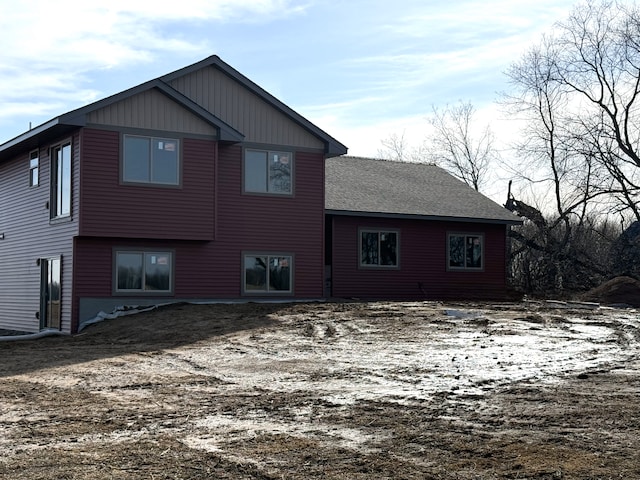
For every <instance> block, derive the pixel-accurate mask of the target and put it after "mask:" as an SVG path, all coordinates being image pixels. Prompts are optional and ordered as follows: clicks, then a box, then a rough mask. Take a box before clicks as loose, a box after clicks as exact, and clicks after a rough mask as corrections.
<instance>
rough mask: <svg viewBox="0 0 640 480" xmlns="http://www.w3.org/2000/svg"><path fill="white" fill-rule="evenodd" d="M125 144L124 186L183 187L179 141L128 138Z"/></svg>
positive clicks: (123, 160)
mask: <svg viewBox="0 0 640 480" xmlns="http://www.w3.org/2000/svg"><path fill="white" fill-rule="evenodd" d="M123 143H124V148H123V156H122V181H123V182H132V183H153V184H160V185H179V184H180V160H179V159H180V151H179V147H180V144H179V142H178V140H176V139H172V138H156V137H143V136H138V135H125V136H124V142H123Z"/></svg>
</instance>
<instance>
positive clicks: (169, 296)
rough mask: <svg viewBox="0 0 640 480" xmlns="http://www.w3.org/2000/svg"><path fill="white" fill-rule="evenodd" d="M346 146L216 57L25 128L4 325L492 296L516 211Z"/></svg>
mask: <svg viewBox="0 0 640 480" xmlns="http://www.w3.org/2000/svg"><path fill="white" fill-rule="evenodd" d="M346 151H347V149H346V147H345V146H344V145H342V144H341V143H340V142H338V141H337V140H335V139H334V138H333V137H331V136H330V135H328V134H327V133H326V132H324V131H322V130H321V129H319V128H318V127H317V126H315V125H313V124H312V123H310V122H309V121H308V120H306V119H305V118H303V117H302V116H300V115H299V114H298V113H296V112H294V111H293V110H292V109H290V108H289V107H287V106H286V105H285V104H283V103H282V102H280V101H279V100H277V99H276V98H274V97H273V96H271V95H270V94H269V93H267V92H266V91H264V90H263V89H262V88H260V87H259V86H258V85H256V84H255V83H253V82H252V81H251V80H249V79H248V78H246V77H245V76H243V75H242V74H241V73H239V72H238V71H236V70H235V69H233V68H232V67H231V66H229V65H228V64H226V63H225V62H223V61H222V60H221V59H220V58H218V57H217V56H212V57H209V58H207V59H205V60H203V61H201V62H198V63H196V64H193V65H191V66H188V67H185V68H183V69H181V70H178V71H175V72H173V73H170V74H168V75H165V76H162V77H159V78H156V79H154V80H151V81H149V82H146V83H143V84H141V85H138V86H136V87H133V88H131V89H129V90H126V91H123V92H121V93H118V94H116V95H113V96H111V97H108V98H106V99H103V100H100V101H98V102H95V103H92V104H90V105H87V106H85V107H82V108H79V109H77V110H74V111H71V112H68V113H65V114H63V115H60V116H58V117H55V118H53V119H52V120H50V121H48V122H46V123H44V124H43V125H40V126H38V127H36V128H33V129H30V130H28V131H26V132H24V133H23V134H21V135H19V136H18V137H16V138H14V139H12V140H10V141H8V142H6V143H4V144H2V145H0V328H6V329H14V330H21V331H38V330H41V329H49V328H53V329H59V330H61V331H63V332H66V333H73V332H76V331H77V330H78V329H79V327H80V326H81V324H82V323H83V322H85V321H87V320H89V319H91V318H93V317H94V316H95V315H96V314H97V313H98V312H100V311H105V312H110V311H112V310H113V309H114V308H116V307H118V306H122V305H150V304H161V303H167V302H177V301H203V300H238V299H243V300H260V301H264V300H275V299H278V300H293V299H319V298H323V296H325V295H334V296H345V297H353V296H362V297H371V298H401V297H403V298H404V297H410V298H436V297H439V296H442V297H447V296H448V297H457V296H458V295H460V296H482V297H487V296H496V297H499V296H501V295H503V294H504V291H505V255H506V253H505V242H506V229H507V228H508V225H510V224H512V223H516V220H514V217H513V216H511V215H512V214H511V213H509V212H507V211H506V210H504V209H501V207H499V206H497V205H496V204H494V203H492V202H490V201H488V200H487V199H485V198H484V197H482V196H481V195H479V194H477V193H475V192H473V191H472V190H471V189H469V188H468V187H466V186H464V185H462V184H460V182H457V181H453V180H452V178H451V177H450V176H447V175H446V174H444V172H442V171H441V170H439V169H436V168H435V167H424V166H421V167H418V166H412V165H406V164H404V165H400V164H393V163H390V162H372V161H369V160H363V159H354V158H348V157H344V156H343V155H344V154H346ZM325 162H327V165H326V167H327V170H326V179H327V185H328V186H327V192H326V193H327V195H326V202H327V204H326V209H325ZM400 167H402V168H400ZM418 169H419V173H418ZM420 179H421V180H420ZM403 180H404V181H406V182H407V183H406V185H403V186H400V185H399V183H398V182H402V181H403ZM425 187H426V188H425ZM420 189H421V190H420ZM410 193H413V194H415V195H410ZM327 272H330V273H329V275H327ZM328 276H330V278H331V282H326V281H325V280H326V279H327V277H328Z"/></svg>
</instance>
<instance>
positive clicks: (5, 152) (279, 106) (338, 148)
mask: <svg viewBox="0 0 640 480" xmlns="http://www.w3.org/2000/svg"><path fill="white" fill-rule="evenodd" d="M206 67H215V68H217V69H219V70H220V71H222V72H223V73H225V74H226V75H228V76H229V77H231V78H232V79H233V80H235V81H236V82H238V83H240V84H241V85H242V86H243V87H244V88H246V89H248V90H250V91H251V92H252V93H254V94H255V95H257V96H258V97H259V98H261V99H262V100H263V101H265V102H266V103H267V104H269V105H270V106H272V107H273V108H275V109H276V110H278V111H280V112H282V113H284V114H285V115H287V116H288V117H289V118H290V119H291V120H292V121H293V122H295V123H297V124H298V125H300V126H301V127H303V128H304V129H306V130H307V131H309V132H310V133H311V134H313V135H315V136H317V137H318V138H319V139H320V140H321V141H322V142H323V143H324V145H325V153H326V155H327V156H335V155H343V154H345V153H346V152H347V147H345V146H344V145H343V144H341V143H340V142H338V141H337V140H336V139H334V138H333V137H331V136H330V135H328V134H327V133H326V132H324V131H323V130H321V129H320V128H318V127H317V126H315V125H314V124H312V123H311V122H309V121H308V120H307V119H305V118H304V117H302V116H301V115H300V114H298V113H296V112H295V111H294V110H292V109H291V108H289V107H288V106H286V105H285V104H284V103H282V102H281V101H280V100H278V99H276V98H275V97H274V96H272V95H271V94H269V93H267V92H266V91H265V90H264V89H262V88H261V87H259V86H258V85H257V84H256V83H254V82H252V81H251V80H249V79H248V78H247V77H245V76H244V75H242V74H241V73H240V72H238V71H237V70H235V69H234V68H232V67H231V66H230V65H228V64H227V63H225V62H223V61H222V60H221V59H220V57H218V56H217V55H213V56H211V57H208V58H206V59H204V60H202V61H200V62H197V63H194V64H193V65H190V66H188V67H184V68H182V69H180V70H176V71H175V72H172V73H169V74H167V75H163V76H161V77H158V78H156V79H153V80H150V81H148V82H145V83H142V84H140V85H137V86H135V87H132V88H130V89H127V90H124V91H122V92H120V93H117V94H115V95H112V96H110V97H107V98H104V99H102V100H99V101H97V102H94V103H91V104H89V105H86V106H84V107H81V108H78V109H76V110H72V111H70V112H67V113H65V114H62V115H60V116H58V117H55V118H53V119H51V120H49V121H48V122H45V123H43V124H42V125H39V126H37V127H35V128H33V129H30V130H28V131H26V132H24V133H22V134H21V135H18V136H17V137H15V138H13V139H11V140H9V141H8V142H6V143H4V144H2V145H0V161H2V160H5V159H7V158H11V157H12V156H13V155H15V154H18V153H19V152H21V151H24V150H30V149H32V148H36V147H37V146H38V145H39V144H42V143H45V142H47V141H49V140H53V139H55V138H58V137H61V136H64V135H66V134H67V133H69V132H71V131H73V130H75V129H76V128H78V127H82V126H84V125H86V123H87V116H88V114H90V113H92V112H95V111H96V110H98V109H101V108H104V107H107V106H110V105H112V104H114V103H116V102H120V101H122V100H125V99H128V98H130V97H133V96H134V95H138V94H140V93H142V92H145V91H147V90H151V89H156V90H157V91H159V92H160V93H162V94H163V95H165V96H167V97H168V98H170V99H171V100H173V101H175V102H176V103H177V104H179V105H180V106H182V107H183V108H185V109H186V110H188V111H190V112H191V113H193V114H194V115H196V116H197V117H199V118H201V119H202V120H204V121H205V122H207V123H209V124H210V125H212V126H213V127H215V128H216V129H217V131H218V132H219V140H220V141H223V142H232V143H236V142H241V141H243V139H244V135H243V134H242V132H239V131H238V130H236V129H234V128H233V127H231V126H230V125H229V124H227V123H226V122H225V121H224V120H223V119H221V118H218V117H216V116H215V115H214V114H212V113H211V112H209V111H208V110H207V109H205V108H204V107H203V106H201V105H199V104H197V103H196V102H194V101H193V100H191V99H189V98H188V97H186V96H185V95H183V94H182V93H180V92H179V91H177V90H176V89H174V88H173V87H171V86H170V85H169V82H171V81H172V80H174V79H176V78H178V77H180V76H183V75H187V74H189V73H191V72H194V71H197V70H199V69H202V68H206Z"/></svg>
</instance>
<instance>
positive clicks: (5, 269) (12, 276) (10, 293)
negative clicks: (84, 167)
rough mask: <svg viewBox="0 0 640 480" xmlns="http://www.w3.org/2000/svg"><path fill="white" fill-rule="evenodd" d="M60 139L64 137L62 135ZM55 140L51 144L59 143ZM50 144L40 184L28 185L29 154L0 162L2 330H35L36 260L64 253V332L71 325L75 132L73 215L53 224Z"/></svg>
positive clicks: (43, 149)
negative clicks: (51, 212) (51, 213)
mask: <svg viewBox="0 0 640 480" xmlns="http://www.w3.org/2000/svg"><path fill="white" fill-rule="evenodd" d="M60 140H64V139H60ZM57 143H58V142H56V143H54V144H53V145H55V144H57ZM48 147H49V145H46V146H42V147H41V148H40V150H39V152H40V168H39V173H40V175H39V177H40V179H39V180H40V181H39V185H38V186H37V187H30V186H29V152H25V153H24V154H23V155H21V156H19V157H17V158H15V159H13V160H11V161H9V162H5V163H2V164H0V234H4V239H3V240H0V328H9V329H15V330H22V331H30V332H34V331H38V330H39V328H40V321H39V320H38V319H37V318H36V316H35V314H36V312H37V311H38V310H39V309H40V267H39V266H38V265H37V260H38V259H39V258H45V257H56V256H62V330H63V331H65V332H69V331H70V328H71V306H72V303H71V299H72V265H73V236H74V235H76V234H77V231H78V222H77V218H78V202H77V199H78V178H79V171H80V162H79V150H78V148H79V142H78V136H77V135H75V136H74V138H73V157H72V162H73V180H72V187H73V191H72V199H71V201H72V207H71V211H72V215H71V218H70V220H69V221H64V222H62V223H51V222H50V220H49V210H48V209H47V203H48V202H49V195H50V178H51V176H50V159H49V149H48Z"/></svg>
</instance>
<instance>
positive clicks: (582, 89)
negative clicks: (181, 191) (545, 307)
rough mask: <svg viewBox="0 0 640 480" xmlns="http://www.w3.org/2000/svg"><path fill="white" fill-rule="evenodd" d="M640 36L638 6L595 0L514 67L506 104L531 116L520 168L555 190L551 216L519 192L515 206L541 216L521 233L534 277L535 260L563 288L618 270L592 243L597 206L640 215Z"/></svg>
mask: <svg viewBox="0 0 640 480" xmlns="http://www.w3.org/2000/svg"><path fill="white" fill-rule="evenodd" d="M639 38H640V11H639V10H638V8H637V7H636V6H635V5H633V6H628V5H624V4H622V3H619V2H615V1H600V0H598V1H597V2H596V1H589V2H586V3H583V4H579V5H578V6H576V7H575V8H574V10H573V12H572V14H571V16H570V17H569V19H568V20H567V21H566V22H564V23H561V24H558V25H557V30H556V31H555V32H554V34H553V35H550V36H548V37H545V38H543V39H542V41H541V42H540V44H539V45H538V46H535V47H533V48H532V49H531V50H530V51H529V52H527V53H526V54H525V55H524V56H523V57H522V59H521V60H520V61H519V62H516V63H514V64H513V65H512V66H511V68H510V69H509V71H508V72H507V74H508V76H509V79H510V80H511V83H512V85H513V87H514V91H513V92H512V93H511V94H510V95H508V96H506V97H505V98H506V104H507V105H509V107H510V108H511V111H512V113H514V114H518V115H519V116H520V117H521V118H524V119H526V128H525V129H524V130H523V132H522V137H521V139H520V141H519V142H517V145H516V151H517V152H518V153H519V155H518V157H519V158H520V159H522V160H523V163H521V164H518V165H516V166H515V167H514V168H513V170H514V171H518V172H523V173H522V175H521V179H525V180H526V181H527V182H529V183H530V184H535V185H537V187H538V191H542V192H548V193H549V195H547V196H546V198H545V199H544V200H545V201H543V202H540V203H542V205H543V206H544V208H545V209H546V210H545V211H546V215H545V216H543V215H542V214H541V212H540V211H539V210H537V209H531V207H529V206H528V205H526V204H525V203H524V202H521V201H518V200H516V199H515V198H509V202H508V203H507V205H508V206H509V207H510V208H512V209H513V210H515V211H519V212H520V213H522V214H524V215H525V216H526V217H527V218H530V219H531V220H530V221H529V222H528V223H527V224H526V225H525V226H524V227H523V228H522V229H520V230H516V231H515V232H514V239H515V242H514V245H515V247H514V248H515V250H514V253H515V258H516V259H517V258H520V259H521V260H522V262H521V263H520V265H519V268H520V269H521V270H522V271H525V270H526V272H525V273H526V274H527V275H528V279H529V280H528V281H529V283H530V281H531V279H532V278H534V277H535V275H534V274H533V273H532V272H533V270H532V267H533V266H534V265H535V266H536V268H537V270H536V271H535V274H536V275H537V277H536V278H537V279H538V280H539V281H540V283H541V284H546V285H547V286H548V285H550V284H553V285H554V287H555V289H556V291H557V290H560V289H562V288H563V286H564V284H565V281H564V280H565V278H566V276H567V275H568V274H569V275H571V276H572V278H573V280H574V281H573V282H572V284H573V285H574V288H575V278H576V276H577V277H579V278H581V279H583V281H584V282H585V284H584V285H583V286H589V285H588V283H589V282H591V281H593V279H594V278H602V277H603V276H605V275H606V273H607V271H608V267H607V265H606V262H603V261H602V259H603V255H602V251H601V249H596V248H593V249H591V250H590V249H589V248H588V245H589V242H585V241H584V239H585V238H590V239H593V238H596V237H595V236H594V235H593V232H594V231H595V230H594V229H595V228H596V226H597V225H599V223H598V221H596V220H594V218H597V215H596V214H595V212H598V211H604V212H609V213H611V212H617V213H622V214H627V215H628V214H631V216H633V217H634V218H635V219H640V210H639V209H638V203H639V201H640V157H639V156H638V154H639V150H638V149H639V148H640V106H639V105H638V102H639V101H640V99H639V98H638V97H639V94H640V40H639ZM541 187H544V188H541ZM531 211H533V212H534V213H533V214H531V215H528V214H527V212H531ZM540 218H546V219H547V220H544V221H543V222H541V221H540ZM588 231H591V233H588ZM578 246H580V247H581V248H578ZM578 272H581V273H580V275H577V273H578ZM541 278H546V280H544V281H542V280H540V279H541ZM551 278H553V281H550V280H551Z"/></svg>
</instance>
